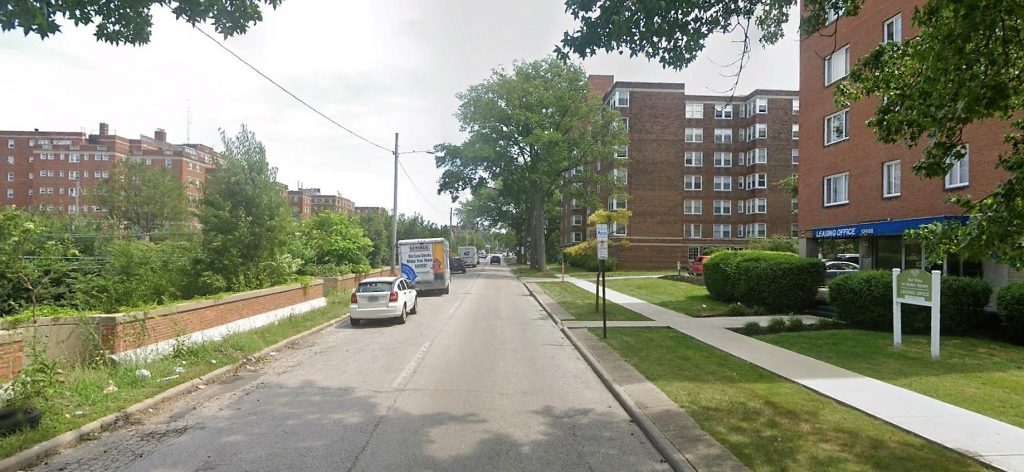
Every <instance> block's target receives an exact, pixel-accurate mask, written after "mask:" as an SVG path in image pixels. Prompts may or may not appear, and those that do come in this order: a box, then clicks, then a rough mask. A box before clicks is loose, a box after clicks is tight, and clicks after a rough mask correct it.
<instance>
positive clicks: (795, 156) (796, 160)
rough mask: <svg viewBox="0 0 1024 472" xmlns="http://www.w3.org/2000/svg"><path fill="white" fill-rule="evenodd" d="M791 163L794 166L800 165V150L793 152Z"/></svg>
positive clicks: (794, 149)
mask: <svg viewBox="0 0 1024 472" xmlns="http://www.w3.org/2000/svg"><path fill="white" fill-rule="evenodd" d="M790 162H792V163H793V164H799V163H800V150H799V149H797V148H793V151H792V152H791V153H790Z"/></svg>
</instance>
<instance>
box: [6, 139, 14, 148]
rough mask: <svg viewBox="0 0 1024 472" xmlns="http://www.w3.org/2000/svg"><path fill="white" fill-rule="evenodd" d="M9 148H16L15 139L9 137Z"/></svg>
mask: <svg viewBox="0 0 1024 472" xmlns="http://www.w3.org/2000/svg"><path fill="white" fill-rule="evenodd" d="M7 149H14V140H13V139H8V140H7Z"/></svg>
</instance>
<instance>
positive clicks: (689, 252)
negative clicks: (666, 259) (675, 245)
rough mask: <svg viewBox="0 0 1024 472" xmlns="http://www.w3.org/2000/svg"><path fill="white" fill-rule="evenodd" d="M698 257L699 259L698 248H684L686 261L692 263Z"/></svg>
mask: <svg viewBox="0 0 1024 472" xmlns="http://www.w3.org/2000/svg"><path fill="white" fill-rule="evenodd" d="M698 257H700V248H699V247H688V248H686V260H688V261H691V262H692V261H695V260H697V258H698Z"/></svg>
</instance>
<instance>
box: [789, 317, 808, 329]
mask: <svg viewBox="0 0 1024 472" xmlns="http://www.w3.org/2000/svg"><path fill="white" fill-rule="evenodd" d="M803 330H804V320H801V319H800V318H797V317H795V316H790V317H789V319H788V320H786V331H803Z"/></svg>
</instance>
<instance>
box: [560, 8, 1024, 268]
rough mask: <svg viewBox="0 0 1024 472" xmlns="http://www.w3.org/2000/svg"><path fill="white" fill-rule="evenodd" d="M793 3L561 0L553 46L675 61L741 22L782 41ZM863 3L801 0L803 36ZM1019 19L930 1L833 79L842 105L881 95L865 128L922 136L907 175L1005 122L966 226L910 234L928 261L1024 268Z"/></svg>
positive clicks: (964, 201)
mask: <svg viewBox="0 0 1024 472" xmlns="http://www.w3.org/2000/svg"><path fill="white" fill-rule="evenodd" d="M797 4H798V2H797V0H712V1H709V2H695V1H682V2H634V1H630V0H596V1H595V0H567V2H566V9H567V11H569V12H570V13H571V14H572V15H573V17H574V18H576V19H577V20H579V22H580V27H579V29H578V30H576V31H574V32H572V33H566V34H565V35H564V37H563V39H562V42H561V45H560V46H559V47H558V48H557V49H556V51H557V52H558V53H559V55H560V56H562V57H568V56H569V55H571V54H574V55H579V56H583V57H587V56H591V55H593V54H595V53H596V52H597V51H599V50H603V51H618V50H623V49H624V50H628V51H629V52H630V54H631V55H634V56H636V55H640V54H642V55H644V56H646V57H648V58H651V59H657V60H658V61H660V62H661V63H662V64H664V65H665V66H667V67H671V68H673V69H682V68H683V67H685V66H687V65H689V64H690V63H692V62H693V60H694V59H695V58H696V57H697V54H699V53H700V52H701V51H702V50H703V48H704V44H705V41H706V40H707V38H708V36H710V35H711V34H715V33H720V32H730V31H735V30H737V29H740V30H742V31H743V32H744V38H745V42H749V34H747V33H749V31H750V28H749V27H750V25H751V23H752V22H753V23H754V24H756V25H757V27H758V29H760V30H761V31H762V32H763V34H762V35H761V37H760V42H761V43H762V44H774V43H776V42H778V41H779V39H781V38H782V29H781V28H782V25H784V24H785V22H786V21H787V20H788V13H787V11H788V9H789V8H791V7H792V6H794V5H797ZM862 5H863V0H806V1H804V2H803V5H802V7H803V9H804V12H805V16H804V17H803V18H802V21H801V28H800V29H801V32H802V34H803V35H804V36H807V35H810V34H818V32H819V31H820V34H826V35H828V34H834V33H835V29H834V28H838V24H833V26H830V27H826V23H827V17H828V16H829V12H840V14H842V15H844V16H855V15H857V14H858V13H859V12H860V9H861V7H862ZM1022 18H1024V4H1022V3H1021V2H1020V1H1019V0H930V1H928V2H927V3H926V4H924V5H922V6H920V7H917V8H915V12H914V16H913V19H912V21H913V24H914V25H915V26H916V27H917V28H918V29H919V31H920V33H919V35H918V36H917V37H916V38H915V39H914V40H911V41H903V42H889V43H886V44H883V45H880V46H879V47H878V48H876V49H875V50H873V51H872V52H870V53H869V54H868V55H866V56H865V57H863V58H862V59H861V60H860V61H859V63H858V64H857V65H856V66H855V67H854V68H853V70H852V71H851V73H850V76H849V79H848V81H845V82H843V83H841V84H840V85H839V86H838V87H837V92H836V93H837V97H836V98H837V102H838V103H839V104H841V105H843V106H845V105H846V104H848V103H849V102H850V101H854V100H860V99H863V98H866V97H875V98H879V99H881V100H879V103H880V105H879V106H878V108H877V110H876V111H875V117H874V118H872V119H871V120H869V121H868V125H869V126H870V127H872V128H873V129H874V130H875V134H876V136H877V138H878V140H879V141H881V142H883V143H888V144H903V145H906V146H908V147H914V146H917V145H920V144H921V143H925V144H924V146H923V147H924V158H923V159H922V160H921V161H920V162H918V163H917V164H915V166H914V173H916V174H918V175H921V176H924V177H928V178H941V177H942V176H944V175H945V174H946V173H947V172H948V171H949V169H950V168H951V167H952V166H953V164H954V163H955V161H956V160H959V159H960V158H961V157H962V156H963V155H964V152H965V148H964V146H963V145H964V143H963V140H962V137H963V131H964V128H966V127H967V126H970V125H981V124H984V123H985V122H986V120H990V119H993V118H994V119H1001V120H1012V126H1011V129H1010V130H1009V132H1008V133H1006V135H1005V136H1004V140H1005V141H1006V143H1007V144H1008V147H1009V150H1007V151H1006V152H1005V153H1003V154H1002V155H1001V156H1000V158H999V162H998V167H999V168H1001V169H1004V170H1006V171H1007V172H1008V173H1009V177H1008V179H1007V180H1006V181H1004V182H1003V183H1002V184H1000V185H999V186H998V188H997V189H996V190H995V191H994V192H993V193H992V194H990V195H985V196H973V198H972V197H954V199H953V201H954V202H955V203H957V204H959V205H960V206H961V207H962V208H963V209H964V211H965V213H966V214H968V215H970V219H969V220H968V223H967V224H966V225H959V224H955V223H941V224H935V225H931V226H927V227H924V228H922V230H921V231H919V232H917V233H916V235H915V236H916V237H917V238H920V239H923V241H924V246H925V248H926V252H928V254H929V258H930V259H932V260H935V259H937V258H940V257H942V256H944V255H945V254H948V253H953V252H965V253H969V254H970V253H974V254H978V255H984V256H985V257H988V256H990V255H993V254H994V255H995V257H996V258H997V260H999V261H1001V262H1004V263H1008V264H1010V265H1013V266H1014V267H1017V268H1021V267H1024V236H1022V234H1024V233H1021V232H1020V231H1019V230H1018V229H1017V227H1018V224H1019V222H1020V221H1024V203H1022V202H1024V119H1022V118H1021V112H1024V55H1022V54H1020V51H1021V46H1022V45H1024V22H1022ZM747 51H748V48H746V47H745V48H744V54H745V53H746V52H747ZM739 64H740V67H742V64H743V57H741V58H740V61H739ZM925 138H927V139H925Z"/></svg>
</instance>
